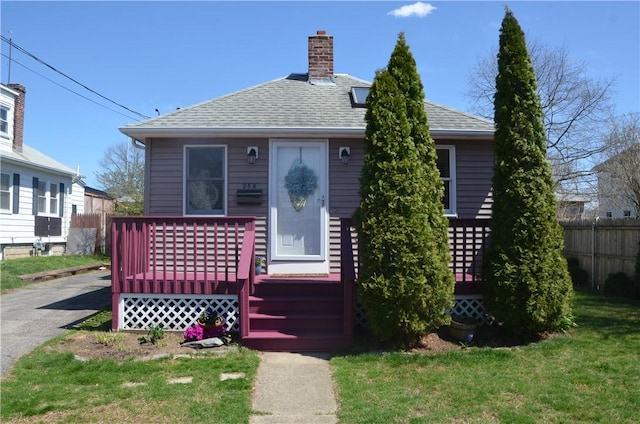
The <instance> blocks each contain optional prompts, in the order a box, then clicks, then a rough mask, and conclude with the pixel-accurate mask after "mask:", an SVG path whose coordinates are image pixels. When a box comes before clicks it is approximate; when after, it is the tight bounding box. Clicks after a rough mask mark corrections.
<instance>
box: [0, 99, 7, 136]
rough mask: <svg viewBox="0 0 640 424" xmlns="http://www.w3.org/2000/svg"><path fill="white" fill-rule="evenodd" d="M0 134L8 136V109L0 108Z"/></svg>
mask: <svg viewBox="0 0 640 424" xmlns="http://www.w3.org/2000/svg"><path fill="white" fill-rule="evenodd" d="M0 134H3V135H9V108H8V107H6V106H0Z"/></svg>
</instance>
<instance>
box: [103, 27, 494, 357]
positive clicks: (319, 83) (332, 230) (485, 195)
mask: <svg viewBox="0 0 640 424" xmlns="http://www.w3.org/2000/svg"><path fill="white" fill-rule="evenodd" d="M333 47H334V46H333V37H332V36H330V35H328V34H326V32H325V31H318V32H317V34H315V35H312V36H310V37H309V43H308V48H309V49H308V58H309V68H308V72H306V73H293V74H289V75H287V76H285V77H283V78H279V79H276V80H273V81H269V82H266V83H264V84H260V85H257V86H254V87H250V88H247V89H244V90H240V91H237V92H234V93H230V94H228V95H225V96H222V97H218V98H215V99H212V100H209V101H205V102H203V103H200V104H197V105H195V106H191V107H186V108H182V109H180V110H177V111H174V112H172V113H169V114H166V115H162V116H158V117H156V118H153V119H150V120H147V121H144V122H141V123H136V124H131V125H127V126H125V127H122V128H120V131H122V132H123V133H124V134H126V135H128V136H129V137H131V139H132V142H133V143H135V144H136V145H137V146H138V147H144V149H145V167H146V169H145V204H144V214H145V216H144V217H115V218H114V219H113V226H112V246H113V251H112V252H113V256H112V279H113V281H112V290H113V317H114V320H113V328H114V329H144V328H147V327H150V326H151V325H163V326H164V327H165V328H169V329H176V330H179V329H184V328H186V327H188V326H189V325H191V323H193V322H194V321H195V320H196V318H197V316H198V314H199V313H201V312H202V311H203V310H204V309H207V308H211V309H214V310H215V311H216V312H218V313H219V314H221V315H222V316H223V317H224V318H225V320H226V323H227V326H228V327H230V328H232V329H235V330H237V331H239V334H240V339H241V341H242V343H243V344H244V345H246V346H248V347H251V348H256V349H262V350H327V349H331V348H335V347H339V346H345V345H348V344H349V343H350V342H351V337H352V331H353V328H354V326H355V325H358V324H359V323H360V322H362V320H363V319H365V318H364V314H363V312H362V311H361V310H360V309H359V308H358V307H357V306H356V301H355V298H356V297H357V296H356V294H355V293H356V286H355V284H356V282H357V251H356V250H357V243H356V240H357V234H355V233H354V232H353V229H352V227H351V223H350V220H351V216H352V214H353V212H354V210H355V209H356V207H357V206H358V204H359V196H358V191H359V176H360V169H361V167H362V165H363V138H364V133H365V127H366V123H365V111H366V109H365V99H366V96H367V94H368V90H369V87H370V84H371V83H370V82H367V81H364V80H362V79H358V78H356V77H353V76H351V75H348V74H336V73H334V62H333ZM425 108H426V112H427V114H428V117H429V123H430V128H431V134H432V136H433V138H434V139H435V142H436V145H437V152H438V167H439V169H440V172H441V176H442V179H443V181H444V184H445V187H446V197H445V199H444V202H445V210H446V214H447V216H448V217H450V219H451V230H450V235H451V246H452V253H453V261H452V264H451V269H452V272H454V273H455V274H456V275H457V277H458V280H459V281H460V283H459V287H458V288H457V289H456V290H457V296H456V297H457V299H458V302H457V305H456V308H457V311H458V312H460V313H465V314H469V315H473V316H475V317H477V318H480V317H481V316H482V304H481V302H480V301H479V299H480V298H481V296H479V291H478V286H477V280H478V275H479V262H480V260H481V251H482V248H483V242H484V239H485V237H486V235H487V231H488V222H489V220H488V218H490V215H491V195H490V192H491V176H492V173H493V134H494V125H493V123H492V122H491V121H487V120H485V119H482V118H479V117H476V116H472V115H469V114H466V113H463V112H460V111H456V110H453V109H451V108H448V107H445V106H441V105H438V104H435V103H432V102H428V101H426V102H425ZM256 257H259V258H264V265H265V266H264V268H263V269H262V270H261V271H260V273H258V274H256V271H255V270H254V266H253V265H254V261H255V258H256Z"/></svg>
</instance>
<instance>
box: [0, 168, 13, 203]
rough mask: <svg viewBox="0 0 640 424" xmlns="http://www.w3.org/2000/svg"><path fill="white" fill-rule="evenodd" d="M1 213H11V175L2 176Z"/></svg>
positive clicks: (0, 176)
mask: <svg viewBox="0 0 640 424" xmlns="http://www.w3.org/2000/svg"><path fill="white" fill-rule="evenodd" d="M0 211H2V212H10V211H11V179H10V175H9V174H5V173H2V174H0Z"/></svg>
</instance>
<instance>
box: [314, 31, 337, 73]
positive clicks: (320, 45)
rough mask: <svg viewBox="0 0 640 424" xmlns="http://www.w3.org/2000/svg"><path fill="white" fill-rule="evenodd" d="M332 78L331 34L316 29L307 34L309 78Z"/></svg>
mask: <svg viewBox="0 0 640 424" xmlns="http://www.w3.org/2000/svg"><path fill="white" fill-rule="evenodd" d="M331 78H333V36H332V35H327V32H326V31H318V32H317V33H316V35H310V36H309V80H318V79H323V80H329V79H331Z"/></svg>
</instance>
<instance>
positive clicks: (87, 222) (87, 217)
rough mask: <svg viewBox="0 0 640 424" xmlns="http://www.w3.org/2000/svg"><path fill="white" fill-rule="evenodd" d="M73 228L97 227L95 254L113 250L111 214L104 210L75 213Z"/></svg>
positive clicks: (72, 219)
mask: <svg viewBox="0 0 640 424" xmlns="http://www.w3.org/2000/svg"><path fill="white" fill-rule="evenodd" d="M71 228H95V229H96V237H95V250H94V254H98V253H108V252H110V251H111V215H107V214H106V213H104V212H98V213H86V214H73V215H71Z"/></svg>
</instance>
